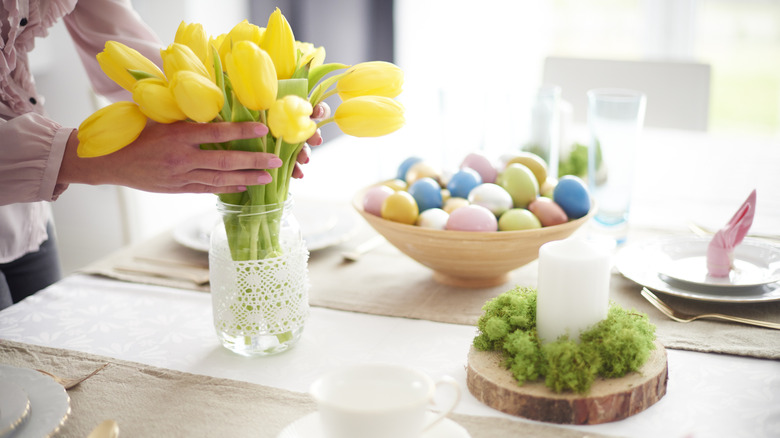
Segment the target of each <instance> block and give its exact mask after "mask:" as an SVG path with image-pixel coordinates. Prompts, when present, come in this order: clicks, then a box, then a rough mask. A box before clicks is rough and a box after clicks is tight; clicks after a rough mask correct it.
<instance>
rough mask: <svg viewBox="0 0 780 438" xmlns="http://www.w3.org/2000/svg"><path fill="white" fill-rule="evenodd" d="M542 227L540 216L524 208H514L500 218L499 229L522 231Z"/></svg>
mask: <svg viewBox="0 0 780 438" xmlns="http://www.w3.org/2000/svg"><path fill="white" fill-rule="evenodd" d="M536 228H542V223H541V222H539V218H537V217H536V216H534V214H533V213H531V212H530V211H528V210H526V209H524V208H512V209H510V210H507V211H506V212H504V214H502V215H501V217H500V218H498V230H499V231H520V230H533V229H536Z"/></svg>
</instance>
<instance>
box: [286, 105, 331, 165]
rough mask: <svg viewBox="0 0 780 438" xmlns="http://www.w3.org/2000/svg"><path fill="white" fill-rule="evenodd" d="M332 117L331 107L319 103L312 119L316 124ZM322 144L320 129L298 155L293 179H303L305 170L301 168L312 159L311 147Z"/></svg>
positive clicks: (307, 141)
mask: <svg viewBox="0 0 780 438" xmlns="http://www.w3.org/2000/svg"><path fill="white" fill-rule="evenodd" d="M328 117H330V106H328V104H327V103H325V102H320V103H318V104H317V105H316V106H315V107H314V110H313V111H312V113H311V118H312V120H314V121H315V122H319V121H320V120H324V119H327V118H328ZM321 144H322V133H321V132H320V130H319V129H317V132H315V133H314V135H312V136H311V138H309V139H308V140H306V143H304V145H303V148H302V149H301V152H300V153H298V157H297V159H296V163H295V168H293V173H292V176H293V178H303V169H301V166H302V165H303V164H306V163H308V162H309V159H311V146H319V145H321Z"/></svg>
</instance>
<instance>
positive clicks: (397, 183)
mask: <svg viewBox="0 0 780 438" xmlns="http://www.w3.org/2000/svg"><path fill="white" fill-rule="evenodd" d="M382 185H383V186H387V187H390V188H391V189H393V191H394V192H397V191H399V190H406V189H407V188H408V187H409V185H408V184H406V181H404V180H402V179H397V178H396V179H391V180H388V181H385V182H383V183H382Z"/></svg>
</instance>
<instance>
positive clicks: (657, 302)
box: [642, 287, 780, 330]
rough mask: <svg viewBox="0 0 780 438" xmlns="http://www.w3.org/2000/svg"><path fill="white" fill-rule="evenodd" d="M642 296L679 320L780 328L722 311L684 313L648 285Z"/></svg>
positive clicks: (667, 314)
mask: <svg viewBox="0 0 780 438" xmlns="http://www.w3.org/2000/svg"><path fill="white" fill-rule="evenodd" d="M642 296H643V297H645V299H646V300H647V301H648V302H650V304H652V305H653V307H655V308H656V309H658V310H660V311H661V313H663V314H664V315H666V316H668V317H669V318H670V319H672V320H674V321H677V322H691V321H695V320H697V319H701V318H708V319H722V320H725V321H732V322H739V323H742V324H748V325H755V326H759V327H766V328H771V329H776V330H780V324H777V323H774V322H769V321H758V320H755V319H748V318H741V317H739V316H731V315H722V314H720V313H701V314H698V315H690V314H687V313H683V312H680V311H678V310H674V309H672V308H671V307H669V306H668V305H667V304H666V303H664V302H663V301H661V300H660V299H659V298H658V297H657V296H655V294H653V293H652V292H650V290H648V289H647V288H646V287H645V288H642Z"/></svg>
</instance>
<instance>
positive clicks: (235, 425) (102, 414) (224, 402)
mask: <svg viewBox="0 0 780 438" xmlns="http://www.w3.org/2000/svg"><path fill="white" fill-rule="evenodd" d="M106 362H109V363H110V364H109V366H108V367H106V368H105V369H103V370H102V371H100V372H99V373H98V374H96V375H95V376H94V377H91V378H90V379H88V380H86V381H85V382H83V383H82V384H81V385H79V386H77V387H75V388H73V389H71V390H70V391H68V395H69V396H70V406H71V412H70V414H69V415H68V419H67V420H66V422H65V424H64V425H63V427H62V428H61V429H60V431H59V433H58V434H57V435H56V436H60V437H74V438H84V437H85V436H87V434H88V433H89V432H90V430H92V428H94V427H95V426H97V425H98V424H99V423H101V422H102V421H103V420H106V419H113V420H115V421H116V422H117V423H118V424H119V428H120V436H121V437H123V438H134V437H194V436H203V437H231V438H237V437H253V438H274V437H276V436H277V435H278V434H279V433H280V432H281V431H282V430H283V429H284V427H285V426H287V425H288V424H290V423H292V422H293V421H295V420H297V419H299V418H301V417H303V416H305V415H307V414H309V413H311V412H314V411H315V410H316V406H315V404H314V402H313V401H312V400H311V398H310V397H309V396H308V395H307V394H302V393H297V392H292V391H287V390H283V389H277V388H271V387H267V386H262V385H257V384H252V383H246V382H240V381H236V380H229V379H220V378H214V377H207V376H201V375H195V374H189V373H183V372H179V371H173V370H167V369H162V368H156V367H151V366H147V365H143V364H139V363H133V362H127V361H121V360H116V359H111V358H106V357H100V356H95V355H90V354H85V353H80V352H76V351H72V350H63V349H57V348H50V347H41V346H35V345H30V344H23V343H18V342H11V341H0V363H3V364H7V365H12V366H17V367H25V368H32V369H45V370H47V371H49V372H52V373H54V374H57V375H72V376H78V375H85V374H88V373H89V372H91V371H92V370H94V369H95V368H97V367H99V366H100V365H102V364H104V363H106ZM451 418H452V419H453V420H454V421H456V422H457V423H458V424H460V425H462V426H463V427H464V428H466V430H468V432H469V434H470V435H471V437H472V438H492V437H496V438H498V437H502V438H503V437H508V436H524V437H526V436H527V437H540V438H544V437H555V438H557V437H561V438H570V437H571V438H574V437H584V436H589V437H599V436H604V435H598V434H592V433H588V434H585V433H582V432H578V431H574V430H570V429H565V428H561V427H557V426H554V425H547V424H541V423H532V422H526V421H512V420H507V419H500V418H492V417H477V416H471V415H461V414H455V415H452V416H451Z"/></svg>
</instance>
